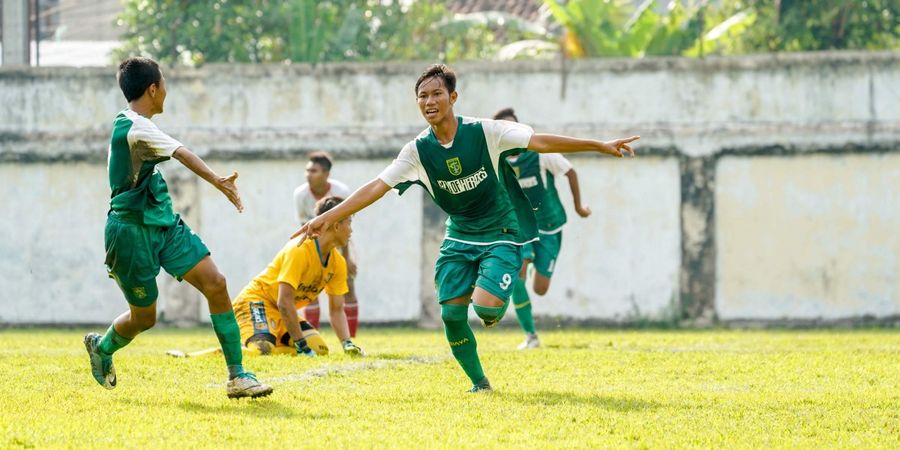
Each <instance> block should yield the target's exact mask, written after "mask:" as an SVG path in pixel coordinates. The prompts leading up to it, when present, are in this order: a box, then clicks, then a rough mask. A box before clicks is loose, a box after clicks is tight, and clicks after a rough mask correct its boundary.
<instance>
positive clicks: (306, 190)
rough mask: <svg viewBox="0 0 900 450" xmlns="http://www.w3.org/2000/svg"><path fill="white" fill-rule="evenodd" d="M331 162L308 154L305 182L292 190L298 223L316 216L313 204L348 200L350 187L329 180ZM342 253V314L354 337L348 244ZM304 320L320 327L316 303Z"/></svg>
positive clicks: (317, 154)
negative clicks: (329, 199) (332, 199)
mask: <svg viewBox="0 0 900 450" xmlns="http://www.w3.org/2000/svg"><path fill="white" fill-rule="evenodd" d="M332 164H333V161H332V159H331V156H330V155H328V153H325V152H314V153H311V154H310V155H309V161H308V162H307V163H306V183H303V184H301V185H300V186H299V187H297V189H295V190H294V206H295V208H296V211H297V220H299V221H300V224H301V225H302V224H305V223H306V222H309V221H310V220H311V219H312V218H313V217H315V216H316V214H315V207H316V203H317V202H318V201H319V200H321V199H323V198H326V197H340V198H347V197H348V196H350V194H351V191H350V188H348V187H347V185H346V184H344V183H342V182H340V181H338V180H335V179H334V178H329V175H330V174H331V166H332ZM341 254H342V255H343V256H344V258H345V259H346V260H347V271H348V274H347V286H348V287H349V288H350V291H349V292H347V294H346V295H345V296H344V312H345V313H346V314H347V324H348V325H349V327H350V336H351V337H356V328H357V326H358V325H359V304H358V303H357V301H356V288H355V287H354V282H353V280H354V278H355V277H356V261H355V260H354V258H353V257H352V256H351V253H350V245H349V244H348V245H346V246H344V247H341ZM303 317H304V318H305V319H306V321H307V322H309V323H310V324H311V325H312V326H314V327H316V328H317V329H318V328H319V302H318V300H317V301H315V302H313V303H310V304H309V306H307V307H306V308H304V310H303Z"/></svg>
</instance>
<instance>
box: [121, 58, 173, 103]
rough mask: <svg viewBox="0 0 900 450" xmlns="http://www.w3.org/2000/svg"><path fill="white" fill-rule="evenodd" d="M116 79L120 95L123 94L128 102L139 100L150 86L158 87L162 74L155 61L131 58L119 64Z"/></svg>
mask: <svg viewBox="0 0 900 450" xmlns="http://www.w3.org/2000/svg"><path fill="white" fill-rule="evenodd" d="M116 78H117V79H118V80H119V87H120V88H122V93H123V94H125V100H126V101H129V102H130V101H132V100H137V99H139V98H141V96H142V95H144V92H147V88H149V87H150V86H152V85H154V84H157V85H158V84H159V82H160V80H162V72H160V70H159V64H157V63H156V61H154V60H152V59H150V58H144V57H140V56H133V57H131V58H128V59H126V60H125V61H122V64H119V72H118V73H116Z"/></svg>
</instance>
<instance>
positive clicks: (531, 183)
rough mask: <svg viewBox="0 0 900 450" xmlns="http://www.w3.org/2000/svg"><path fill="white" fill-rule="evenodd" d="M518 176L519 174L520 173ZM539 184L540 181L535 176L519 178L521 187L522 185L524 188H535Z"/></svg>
mask: <svg viewBox="0 0 900 450" xmlns="http://www.w3.org/2000/svg"><path fill="white" fill-rule="evenodd" d="M516 176H518V174H517V175H516ZM537 185H538V181H537V177H535V176H531V177H525V178H519V187H521V188H522V189H528V188H533V187H535V186H537Z"/></svg>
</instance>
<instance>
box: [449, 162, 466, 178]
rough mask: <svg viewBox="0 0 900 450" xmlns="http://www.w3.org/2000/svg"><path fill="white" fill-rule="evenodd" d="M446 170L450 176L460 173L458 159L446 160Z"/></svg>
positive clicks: (460, 165) (460, 167)
mask: <svg viewBox="0 0 900 450" xmlns="http://www.w3.org/2000/svg"><path fill="white" fill-rule="evenodd" d="M447 169H448V170H450V175H453V176H457V175H459V174H461V173H462V163H460V162H459V158H450V159H448V160H447Z"/></svg>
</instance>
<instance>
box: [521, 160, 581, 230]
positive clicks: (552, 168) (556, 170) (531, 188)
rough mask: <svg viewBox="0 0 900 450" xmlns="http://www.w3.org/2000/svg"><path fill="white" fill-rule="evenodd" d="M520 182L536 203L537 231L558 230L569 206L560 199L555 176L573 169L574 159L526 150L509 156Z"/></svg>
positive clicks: (532, 202) (532, 201)
mask: <svg viewBox="0 0 900 450" xmlns="http://www.w3.org/2000/svg"><path fill="white" fill-rule="evenodd" d="M508 161H509V164H510V165H511V166H512V168H513V171H515V173H516V177H517V178H518V179H519V186H521V187H522V190H523V191H525V195H526V196H527V197H528V200H530V201H531V204H532V206H534V208H535V210H534V215H535V218H536V219H537V224H538V231H539V232H540V233H541V234H556V233H558V232H559V231H560V230H561V229H562V227H563V225H565V224H566V209H565V208H563V205H562V202H561V201H560V200H559V192H558V191H557V190H556V178H557V177H560V176H563V175H565V174H566V173H567V172H568V171H570V170H572V163H570V162H569V160H568V159H566V158H565V157H563V156H562V155H560V154H559V153H537V152H528V151H526V152H524V153H522V154H520V155H518V156H511V157H509V158H508Z"/></svg>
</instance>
